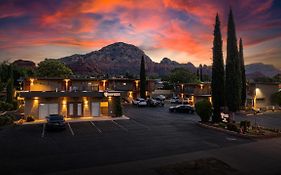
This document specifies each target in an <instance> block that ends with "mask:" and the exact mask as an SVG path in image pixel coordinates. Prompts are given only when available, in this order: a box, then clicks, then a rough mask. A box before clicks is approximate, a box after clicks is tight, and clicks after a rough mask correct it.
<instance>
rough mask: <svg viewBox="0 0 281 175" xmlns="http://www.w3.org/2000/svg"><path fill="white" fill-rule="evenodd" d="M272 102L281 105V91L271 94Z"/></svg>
mask: <svg viewBox="0 0 281 175" xmlns="http://www.w3.org/2000/svg"><path fill="white" fill-rule="evenodd" d="M271 103H272V104H273V105H279V106H281V91H279V92H276V93H274V94H272V95H271Z"/></svg>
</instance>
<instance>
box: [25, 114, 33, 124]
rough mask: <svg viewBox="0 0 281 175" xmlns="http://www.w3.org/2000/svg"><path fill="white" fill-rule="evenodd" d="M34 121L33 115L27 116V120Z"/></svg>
mask: <svg viewBox="0 0 281 175" xmlns="http://www.w3.org/2000/svg"><path fill="white" fill-rule="evenodd" d="M33 121H34V117H33V116H32V115H29V116H27V117H26V122H33Z"/></svg>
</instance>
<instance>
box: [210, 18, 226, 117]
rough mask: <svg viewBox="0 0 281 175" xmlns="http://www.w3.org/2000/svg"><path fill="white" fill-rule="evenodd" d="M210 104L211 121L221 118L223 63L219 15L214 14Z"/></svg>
mask: <svg viewBox="0 0 281 175" xmlns="http://www.w3.org/2000/svg"><path fill="white" fill-rule="evenodd" d="M211 87H212V88H211V89H212V104H213V108H214V113H213V117H212V120H213V122H219V121H220V120H221V115H220V112H221V111H220V108H221V107H222V106H224V64H223V54H222V36H221V30H220V20H219V15H218V14H217V16H216V24H215V29H214V40H213V65H212V83H211Z"/></svg>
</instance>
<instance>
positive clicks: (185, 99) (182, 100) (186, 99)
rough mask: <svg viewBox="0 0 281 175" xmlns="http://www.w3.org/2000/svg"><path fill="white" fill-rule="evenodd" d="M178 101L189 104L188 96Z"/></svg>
mask: <svg viewBox="0 0 281 175" xmlns="http://www.w3.org/2000/svg"><path fill="white" fill-rule="evenodd" d="M178 103H182V104H188V98H184V99H181V100H179V102H178Z"/></svg>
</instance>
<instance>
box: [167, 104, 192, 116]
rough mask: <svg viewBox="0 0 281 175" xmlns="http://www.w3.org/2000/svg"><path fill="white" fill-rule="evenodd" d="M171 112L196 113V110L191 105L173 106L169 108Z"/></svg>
mask: <svg viewBox="0 0 281 175" xmlns="http://www.w3.org/2000/svg"><path fill="white" fill-rule="evenodd" d="M169 111H170V112H181V113H191V114H193V113H194V108H193V107H192V106H190V105H177V106H171V107H170V108H169Z"/></svg>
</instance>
